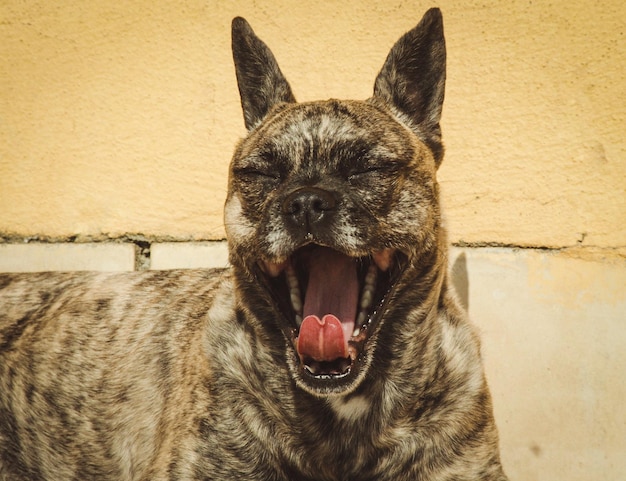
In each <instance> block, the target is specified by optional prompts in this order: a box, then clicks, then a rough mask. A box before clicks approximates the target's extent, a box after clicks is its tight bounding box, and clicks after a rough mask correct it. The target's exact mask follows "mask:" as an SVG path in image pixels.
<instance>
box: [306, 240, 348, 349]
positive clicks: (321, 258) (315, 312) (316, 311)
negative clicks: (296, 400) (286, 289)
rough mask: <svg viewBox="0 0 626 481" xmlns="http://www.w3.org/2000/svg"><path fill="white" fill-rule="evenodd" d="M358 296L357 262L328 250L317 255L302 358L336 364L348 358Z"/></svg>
mask: <svg viewBox="0 0 626 481" xmlns="http://www.w3.org/2000/svg"><path fill="white" fill-rule="evenodd" d="M358 296H359V283H358V280H357V271H356V264H355V262H354V259H352V258H350V257H348V256H345V255H343V254H341V253H339V252H337V251H334V250H332V249H328V248H324V247H320V248H318V249H316V250H315V251H313V253H312V254H311V261H310V267H309V283H308V286H307V290H306V296H305V299H304V308H303V314H304V320H303V321H302V325H301V326H300V333H299V336H298V354H299V355H300V358H302V359H304V358H311V359H314V360H315V361H334V360H335V359H338V358H340V357H348V339H350V337H351V336H352V332H353V331H354V322H355V319H356V310H357V303H358Z"/></svg>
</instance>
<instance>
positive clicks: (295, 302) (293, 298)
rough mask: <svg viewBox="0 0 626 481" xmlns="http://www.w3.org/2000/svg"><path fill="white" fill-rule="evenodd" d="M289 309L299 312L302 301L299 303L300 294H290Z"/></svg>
mask: <svg viewBox="0 0 626 481" xmlns="http://www.w3.org/2000/svg"><path fill="white" fill-rule="evenodd" d="M290 297H291V307H293V310H294V311H296V312H300V310H301V309H302V301H300V293H294V292H293V291H292V292H291V296H290Z"/></svg>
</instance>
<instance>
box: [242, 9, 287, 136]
mask: <svg viewBox="0 0 626 481" xmlns="http://www.w3.org/2000/svg"><path fill="white" fill-rule="evenodd" d="M232 42H233V43H232V47H233V59H234V60H235V71H236V74H237V84H238V85H239V94H240V95H241V106H242V108H243V116H244V120H245V123H246V128H247V129H248V130H251V129H253V128H254V127H255V126H256V125H257V124H258V123H259V122H260V121H261V120H263V118H264V117H265V116H266V115H267V113H268V112H269V111H270V109H271V108H272V107H273V106H274V105H276V104H279V103H281V102H295V101H296V99H295V98H294V96H293V93H291V87H289V83H287V80H286V79H285V77H284V76H283V74H282V72H281V71H280V68H279V67H278V63H277V62H276V59H275V58H274V55H273V54H272V52H271V51H270V49H269V48H268V47H267V45H265V43H263V41H262V40H261V39H260V38H259V37H257V36H256V35H255V34H254V31H253V30H252V28H251V27H250V25H249V24H248V22H246V20H244V19H243V18H241V17H237V18H234V19H233V23H232Z"/></svg>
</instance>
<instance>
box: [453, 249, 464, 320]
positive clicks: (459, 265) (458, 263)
mask: <svg viewBox="0 0 626 481" xmlns="http://www.w3.org/2000/svg"><path fill="white" fill-rule="evenodd" d="M450 277H451V279H452V285H453V286H454V290H455V291H456V295H457V297H458V299H459V301H460V302H461V305H462V306H463V309H465V310H466V311H468V310H469V278H468V275H467V257H466V255H465V252H461V254H459V256H458V257H457V258H456V259H455V261H454V264H452V269H451V270H450Z"/></svg>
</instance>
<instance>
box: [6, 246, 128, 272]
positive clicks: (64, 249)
mask: <svg viewBox="0 0 626 481" xmlns="http://www.w3.org/2000/svg"><path fill="white" fill-rule="evenodd" d="M134 268H135V246H134V244H113V243H111V244H107V243H87V244H69V243H68V244H43V243H36V242H34V243H28V244H0V272H43V271H132V270H134Z"/></svg>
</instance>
